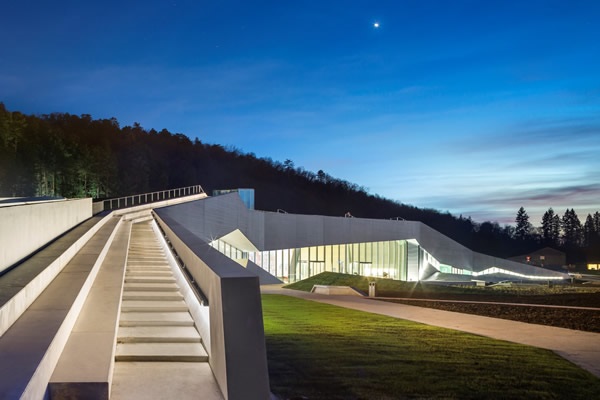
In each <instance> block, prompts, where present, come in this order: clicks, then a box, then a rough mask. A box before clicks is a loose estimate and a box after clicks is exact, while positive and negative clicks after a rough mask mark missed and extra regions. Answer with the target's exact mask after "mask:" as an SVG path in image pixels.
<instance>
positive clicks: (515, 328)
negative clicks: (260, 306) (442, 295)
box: [261, 285, 600, 378]
mask: <svg viewBox="0 0 600 400" xmlns="http://www.w3.org/2000/svg"><path fill="white" fill-rule="evenodd" d="M261 292H262V293H264V294H282V295H286V296H293V297H299V298H303V299H307V300H312V301H318V302H321V303H326V304H331V305H335V306H339V307H345V308H351V309H354V310H359V311H366V312H370V313H374V314H381V315H386V316H390V317H394V318H401V319H406V320H410V321H415V322H420V323H423V324H427V325H433V326H439V327H443V328H449V329H455V330H459V331H463V332H469V333H473V334H476V335H482V336H487V337H491V338H494V339H500V340H506V341H509V342H514V343H521V344H525V345H528V346H533V347H540V348H543V349H548V350H552V351H554V352H555V353H557V354H559V355H560V356H562V357H564V358H566V359H567V360H569V361H571V362H573V363H574V364H576V365H578V366H580V367H581V368H583V369H586V370H588V371H589V372H591V373H592V374H594V375H595V376H597V377H599V378H600V333H593V332H584V331H576V330H572V329H564V328H556V327H552V326H545V325H536V324H528V323H524V322H517V321H511V320H506V319H500V318H490V317H482V316H479V315H471V314H462V313H457V312H451V311H442V310H436V309H432V308H424V307H417V306H409V305H405V304H397V303H390V302H385V301H377V300H372V299H368V298H361V297H355V296H328V295H319V294H313V293H308V292H302V291H299V290H291V289H283V288H282V287H281V285H265V286H262V287H261Z"/></svg>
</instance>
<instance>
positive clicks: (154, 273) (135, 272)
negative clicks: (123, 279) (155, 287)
mask: <svg viewBox="0 0 600 400" xmlns="http://www.w3.org/2000/svg"><path fill="white" fill-rule="evenodd" d="M172 275H173V273H172V272H171V270H170V269H162V270H156V269H150V270H146V269H134V270H130V269H129V268H128V269H127V276H131V277H134V276H172Z"/></svg>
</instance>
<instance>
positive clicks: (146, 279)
mask: <svg viewBox="0 0 600 400" xmlns="http://www.w3.org/2000/svg"><path fill="white" fill-rule="evenodd" d="M125 283H176V281H175V278H173V277H171V276H167V275H165V276H160V275H159V276H156V275H129V274H127V275H126V276H125Z"/></svg>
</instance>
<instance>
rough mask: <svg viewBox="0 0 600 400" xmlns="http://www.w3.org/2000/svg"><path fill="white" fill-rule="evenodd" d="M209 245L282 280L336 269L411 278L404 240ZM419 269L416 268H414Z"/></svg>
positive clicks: (417, 249)
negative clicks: (271, 246)
mask: <svg viewBox="0 0 600 400" xmlns="http://www.w3.org/2000/svg"><path fill="white" fill-rule="evenodd" d="M210 244H211V246H212V247H214V248H215V249H217V250H219V251H220V252H221V253H223V254H225V255H226V256H228V257H229V258H232V259H234V260H235V259H248V260H250V261H252V262H253V263H255V264H256V265H258V266H259V267H261V268H263V269H264V270H266V271H268V272H269V273H270V274H271V275H274V276H276V277H277V278H279V279H281V280H282V281H284V282H289V283H291V282H296V281H299V280H302V279H306V278H308V277H310V276H313V275H316V274H319V273H321V272H325V271H328V272H339V273H345V274H355V275H365V276H373V277H379V278H390V279H399V280H416V279H418V278H417V277H415V279H410V277H409V274H408V265H407V262H408V249H409V248H411V250H416V251H417V252H418V251H419V246H418V245H414V244H412V243H408V242H407V241H406V240H392V241H384V242H367V243H346V244H334V245H323V246H310V247H300V248H291V249H281V250H267V251H258V252H243V251H241V250H239V249H236V248H235V247H233V246H231V245H230V244H228V243H225V242H224V241H222V240H214V241H212V242H211V243H210ZM417 270H418V268H417Z"/></svg>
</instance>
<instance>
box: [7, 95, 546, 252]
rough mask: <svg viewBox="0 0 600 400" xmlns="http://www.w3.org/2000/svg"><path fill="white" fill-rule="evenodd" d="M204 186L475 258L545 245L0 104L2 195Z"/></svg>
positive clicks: (98, 194)
mask: <svg viewBox="0 0 600 400" xmlns="http://www.w3.org/2000/svg"><path fill="white" fill-rule="evenodd" d="M196 184H201V185H202V186H203V187H204V189H205V190H206V191H207V192H208V193H211V192H212V190H213V189H222V188H237V187H252V188H254V189H255V190H256V192H255V193H256V199H255V204H256V208H257V209H261V210H272V211H274V210H277V209H284V210H286V211H287V212H290V213H298V214H320V215H332V216H343V215H344V214H345V213H346V212H347V211H350V212H351V213H352V214H353V215H354V216H356V217H364V218H385V219H390V218H396V217H401V218H404V219H407V220H415V221H421V222H423V223H425V224H427V225H429V226H431V227H433V228H434V229H436V230H438V231H440V232H442V233H444V234H446V235H448V236H450V237H452V238H453V239H454V240H456V241H458V242H459V243H461V244H463V245H465V246H467V247H469V248H471V249H473V250H475V251H480V252H483V253H487V254H492V255H495V256H498V257H508V256H512V255H516V254H522V253H526V252H528V251H531V250H532V249H534V248H537V247H539V244H538V243H537V242H536V240H534V238H530V239H528V240H519V241H516V240H514V239H513V238H512V230H511V227H504V228H503V227H500V226H499V225H498V224H497V223H490V222H486V223H483V224H477V223H475V222H473V221H472V220H471V219H470V218H463V217H462V216H461V217H458V218H457V217H455V216H452V215H451V214H449V213H447V212H446V213H442V212H439V211H436V210H432V209H421V208H417V207H414V206H410V205H405V204H402V203H399V202H397V201H392V200H389V199H385V198H382V197H380V196H377V195H372V194H369V193H367V190H366V189H365V188H363V187H360V186H358V185H356V184H354V183H351V182H348V181H345V180H341V179H337V178H334V177H332V176H331V175H329V174H327V173H325V172H323V171H318V172H317V173H314V172H312V171H307V170H306V169H304V168H302V167H295V166H294V164H293V162H292V161H291V160H285V162H280V161H274V160H272V159H270V158H257V157H256V156H255V155H254V154H247V153H242V152H241V151H239V150H237V149H232V150H228V149H225V148H224V147H223V146H220V145H216V144H207V143H203V142H201V141H200V140H199V139H195V140H193V141H192V140H190V139H189V138H188V137H187V136H185V135H183V134H179V133H177V134H173V133H171V132H169V131H167V130H166V129H163V130H161V131H156V130H154V129H150V130H146V129H144V128H142V127H141V126H140V125H139V124H134V125H133V126H125V127H120V126H119V123H118V121H117V120H116V119H114V118H112V119H97V120H95V119H92V117H91V116H90V115H86V114H84V115H81V116H77V115H70V114H63V113H53V114H50V115H39V116H35V115H25V114H22V113H20V112H10V111H8V110H7V109H6V108H5V106H4V104H2V103H0V197H10V196H64V197H84V196H89V197H94V198H96V199H99V198H109V197H118V196H125V195H130V194H136V193H146V192H152V191H158V190H164V189H169V188H177V187H184V186H191V185H196Z"/></svg>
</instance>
